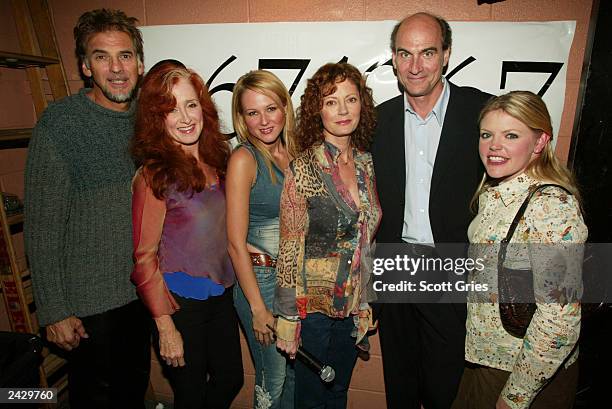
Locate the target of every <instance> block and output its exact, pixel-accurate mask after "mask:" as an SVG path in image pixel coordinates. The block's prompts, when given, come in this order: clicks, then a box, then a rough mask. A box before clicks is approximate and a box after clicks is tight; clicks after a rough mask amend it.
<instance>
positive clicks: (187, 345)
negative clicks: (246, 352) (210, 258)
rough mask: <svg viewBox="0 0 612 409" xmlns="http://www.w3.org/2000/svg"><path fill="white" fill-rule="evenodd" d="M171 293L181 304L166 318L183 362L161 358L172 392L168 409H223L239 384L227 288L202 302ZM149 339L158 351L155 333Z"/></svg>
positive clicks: (235, 321) (240, 375)
mask: <svg viewBox="0 0 612 409" xmlns="http://www.w3.org/2000/svg"><path fill="white" fill-rule="evenodd" d="M172 295H173V296H174V298H175V299H176V301H177V302H178V303H179V305H180V306H181V309H180V310H178V311H177V312H175V313H174V314H173V315H172V319H173V321H174V325H175V326H176V328H177V330H178V331H179V332H180V333H181V336H182V338H183V348H184V353H185V355H184V357H185V366H183V367H177V368H175V367H171V366H168V365H165V364H163V361H161V362H162V364H163V367H164V374H165V375H166V376H167V377H168V379H169V380H170V385H171V386H172V390H173V392H174V408H175V409H191V408H194V409H196V408H197V409H202V408H210V409H222V408H229V407H230V405H231V403H232V401H233V400H234V398H235V397H236V395H237V394H238V392H239V391H240V388H242V384H243V370H242V355H241V352H240V338H239V335H238V319H237V317H236V312H235V310H234V305H233V301H232V291H231V289H227V290H225V292H224V293H223V294H222V295H220V296H218V297H210V298H209V299H207V300H204V301H200V300H195V299H190V298H183V297H180V296H178V295H176V294H172ZM153 342H154V345H155V348H156V349H157V351H158V353H159V334H158V333H157V331H154V338H153Z"/></svg>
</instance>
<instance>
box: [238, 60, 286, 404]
mask: <svg viewBox="0 0 612 409" xmlns="http://www.w3.org/2000/svg"><path fill="white" fill-rule="evenodd" d="M232 118H233V120H234V128H235V129H236V133H237V134H238V138H239V139H240V141H241V145H240V146H239V147H238V148H237V149H236V150H235V151H234V153H233V154H232V156H231V158H230V160H229V164H228V169H227V179H226V181H227V183H226V186H227V188H226V189H227V234H228V240H229V253H230V256H231V258H232V261H233V264H234V269H235V270H236V276H237V278H238V282H239V284H240V285H239V286H236V287H235V288H234V305H235V306H236V310H237V311H238V317H239V318H240V321H241V323H242V326H243V329H244V332H245V335H246V339H247V341H248V344H249V349H250V351H251V356H252V358H253V363H254V366H255V398H254V402H255V403H254V407H255V408H261V409H265V408H273V409H279V408H280V409H291V408H293V404H294V371H293V366H292V365H290V364H289V363H288V362H287V360H286V359H285V357H284V356H283V355H282V354H281V353H280V352H279V351H278V350H277V349H276V347H275V345H274V335H273V333H272V331H273V328H274V317H273V316H272V312H271V311H272V306H273V303H274V288H275V287H276V269H275V266H276V257H277V255H278V238H279V227H278V226H279V222H278V213H279V206H280V194H281V190H282V188H283V179H284V176H283V169H285V168H286V167H287V166H288V165H289V161H290V160H291V159H292V158H293V157H294V156H295V142H294V136H293V122H294V121H293V105H292V103H291V96H290V95H289V92H288V91H287V88H285V85H284V84H283V83H282V82H281V80H279V79H278V78H277V77H276V76H275V75H274V74H272V73H271V72H268V71H263V70H258V71H251V72H249V73H247V74H245V75H243V76H242V77H241V78H240V79H239V80H238V82H237V83H236V85H235V86H234V94H233V96H232Z"/></svg>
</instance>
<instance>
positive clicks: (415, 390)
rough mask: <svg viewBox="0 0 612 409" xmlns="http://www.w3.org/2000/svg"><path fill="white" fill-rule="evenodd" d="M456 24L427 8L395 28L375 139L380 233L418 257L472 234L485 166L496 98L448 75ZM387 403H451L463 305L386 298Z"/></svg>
mask: <svg viewBox="0 0 612 409" xmlns="http://www.w3.org/2000/svg"><path fill="white" fill-rule="evenodd" d="M451 45H452V37H451V28H450V26H449V25H448V23H447V22H446V21H445V20H444V19H442V18H440V17H437V16H434V15H431V14H428V13H417V14H414V15H412V16H409V17H406V18H405V19H403V20H402V21H401V22H399V23H398V24H397V25H396V26H395V28H394V29H393V32H392V35H391V49H392V52H393V67H394V69H395V72H396V75H397V79H398V81H399V83H400V86H401V90H402V91H403V92H402V95H400V96H398V97H396V98H393V99H391V100H389V101H387V102H385V103H383V104H381V105H379V106H378V108H377V110H378V125H377V128H376V132H375V136H374V142H373V145H372V157H373V160H374V168H375V172H376V179H377V187H378V194H379V199H380V203H381V206H382V209H383V218H382V222H381V225H380V228H379V231H378V234H377V237H376V240H377V242H378V243H379V245H380V244H383V243H403V244H404V245H405V246H403V247H405V248H406V249H407V250H406V251H407V252H408V254H409V255H410V256H412V257H416V258H418V257H421V256H423V255H425V256H428V255H432V256H433V255H435V254H436V247H435V244H436V243H465V242H466V241H467V227H468V225H469V223H470V221H471V218H472V215H471V214H470V210H469V203H470V199H471V197H472V195H473V194H474V192H475V191H476V188H477V186H478V183H479V181H480V178H481V177H482V175H483V168H482V164H481V162H480V159H479V157H478V124H477V118H478V114H479V112H480V109H481V108H482V106H483V105H484V102H485V101H486V100H487V99H488V98H489V97H490V95H488V94H485V93H483V92H481V91H479V90H477V89H475V88H469V87H458V86H456V85H454V84H452V83H451V82H450V81H448V80H447V79H445V78H444V76H443V72H444V70H445V68H446V66H447V64H448V60H449V57H450V53H451ZM377 316H378V320H379V324H380V341H381V348H382V354H383V369H384V375H385V389H386V393H387V407H388V408H389V409H394V408H415V409H419V408H420V407H421V405H423V406H424V407H425V408H426V409H448V408H450V406H451V404H452V402H453V399H454V398H455V394H456V392H457V388H458V386H459V381H460V379H461V375H462V373H463V367H464V344H465V319H466V309H465V304H460V305H457V304H435V303H430V304H426V303H412V304H385V305H382V304H379V305H378V311H377Z"/></svg>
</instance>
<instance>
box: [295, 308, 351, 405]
mask: <svg viewBox="0 0 612 409" xmlns="http://www.w3.org/2000/svg"><path fill="white" fill-rule="evenodd" d="M354 327H355V324H354V322H353V317H348V318H330V317H328V316H326V315H324V314H320V313H312V314H308V315H307V316H306V318H305V319H303V320H302V333H301V335H302V347H303V348H304V349H305V350H307V351H308V352H310V353H311V354H312V355H314V356H315V357H316V358H318V359H319V361H321V362H322V363H324V364H327V365H330V366H331V367H332V368H334V370H335V372H336V377H335V379H334V381H333V382H331V383H329V384H325V383H323V382H322V381H321V378H319V375H318V374H316V373H315V372H313V371H312V370H311V369H309V368H308V367H307V366H305V365H304V364H302V363H301V362H300V360H299V358H298V359H297V360H296V362H295V384H296V388H295V389H296V390H295V400H296V408H299V409H302V408H303V409H306V408H308V409H314V408H316V409H344V408H346V401H347V393H348V388H349V384H350V383H351V375H352V374H353V367H354V366H355V362H356V361H357V352H358V351H357V347H356V346H355V338H354V337H351V332H352V331H353V328H354Z"/></svg>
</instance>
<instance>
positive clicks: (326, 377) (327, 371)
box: [297, 346, 336, 383]
mask: <svg viewBox="0 0 612 409" xmlns="http://www.w3.org/2000/svg"><path fill="white" fill-rule="evenodd" d="M297 356H298V358H300V360H301V361H302V362H303V363H304V364H305V365H306V366H307V367H308V368H310V369H312V370H313V371H314V372H316V373H317V374H318V375H319V378H321V380H322V381H323V382H325V383H330V382H332V381H333V380H334V378H335V377H336V371H334V368H332V367H331V366H329V365H325V364H324V363H322V362H321V361H319V360H318V359H317V358H316V357H314V356H313V355H312V354H311V353H310V352H308V351H306V350H305V349H304V348H302V347H301V346H300V347H299V348H298V349H297Z"/></svg>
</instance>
